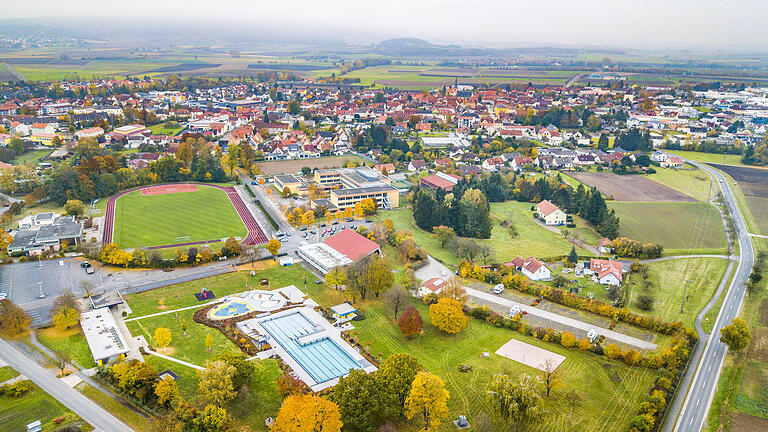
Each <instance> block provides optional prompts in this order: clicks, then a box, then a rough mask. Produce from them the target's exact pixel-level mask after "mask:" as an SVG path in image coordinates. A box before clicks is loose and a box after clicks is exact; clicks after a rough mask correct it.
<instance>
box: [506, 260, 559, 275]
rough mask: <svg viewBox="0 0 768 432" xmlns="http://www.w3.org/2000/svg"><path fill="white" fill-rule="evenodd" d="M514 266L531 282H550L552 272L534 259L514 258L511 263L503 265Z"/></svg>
mask: <svg viewBox="0 0 768 432" xmlns="http://www.w3.org/2000/svg"><path fill="white" fill-rule="evenodd" d="M510 264H511V265H512V266H514V267H515V268H516V269H517V270H518V271H519V272H520V273H522V274H523V275H524V276H525V277H527V278H528V279H530V280H533V281H541V280H550V279H552V271H551V270H549V268H548V267H547V266H546V265H544V262H543V261H539V260H537V259H536V258H534V257H530V256H529V257H528V258H523V257H521V256H519V255H518V256H516V257H515V259H513V260H512V261H511V262H509V263H506V264H505V265H510Z"/></svg>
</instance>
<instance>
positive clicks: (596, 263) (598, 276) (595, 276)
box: [584, 258, 624, 286]
mask: <svg viewBox="0 0 768 432" xmlns="http://www.w3.org/2000/svg"><path fill="white" fill-rule="evenodd" d="M623 269H624V265H623V264H622V263H621V262H620V261H611V260H604V259H597V258H592V259H590V260H589V269H586V268H585V269H584V274H586V275H592V280H594V281H595V282H597V283H599V284H601V285H615V286H618V285H621V282H622V280H623V276H622V271H623Z"/></svg>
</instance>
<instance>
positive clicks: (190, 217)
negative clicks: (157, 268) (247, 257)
mask: <svg viewBox="0 0 768 432" xmlns="http://www.w3.org/2000/svg"><path fill="white" fill-rule="evenodd" d="M197 189H198V190H197V191H194V192H179V193H170V194H159V195H142V192H141V191H134V192H131V193H128V194H126V195H124V196H122V197H120V198H119V199H118V200H117V202H116V204H115V233H114V239H113V241H114V242H115V243H117V244H118V245H120V247H122V248H126V249H128V248H135V247H141V246H143V247H146V246H160V245H168V244H174V243H180V242H189V241H203V240H214V239H221V238H226V237H240V238H245V236H246V234H247V229H246V228H245V225H244V224H243V221H242V220H241V219H240V216H239V215H238V214H237V211H235V207H234V206H233V205H232V203H231V202H230V200H229V197H227V194H226V193H225V192H224V191H222V190H220V189H217V188H213V187H208V186H200V185H197ZM185 236H187V237H189V238H188V239H184V240H178V239H179V238H180V237H185Z"/></svg>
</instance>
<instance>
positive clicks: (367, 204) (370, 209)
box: [360, 198, 376, 216]
mask: <svg viewBox="0 0 768 432" xmlns="http://www.w3.org/2000/svg"><path fill="white" fill-rule="evenodd" d="M360 206H361V208H362V211H363V215H366V216H370V215H372V214H375V213H376V201H374V200H373V198H364V199H363V200H362V201H360Z"/></svg>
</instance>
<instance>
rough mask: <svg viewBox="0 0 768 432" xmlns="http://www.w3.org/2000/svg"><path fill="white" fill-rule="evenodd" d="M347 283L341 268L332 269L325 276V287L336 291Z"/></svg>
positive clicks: (344, 272) (345, 275)
mask: <svg viewBox="0 0 768 432" xmlns="http://www.w3.org/2000/svg"><path fill="white" fill-rule="evenodd" d="M346 281H347V272H346V271H344V269H343V268H342V267H338V266H337V267H334V268H332V269H331V270H330V271H328V273H326V274H325V285H326V286H329V287H330V286H332V287H333V288H334V289H335V290H337V291H338V289H339V286H341V285H344V283H345V282H346Z"/></svg>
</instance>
